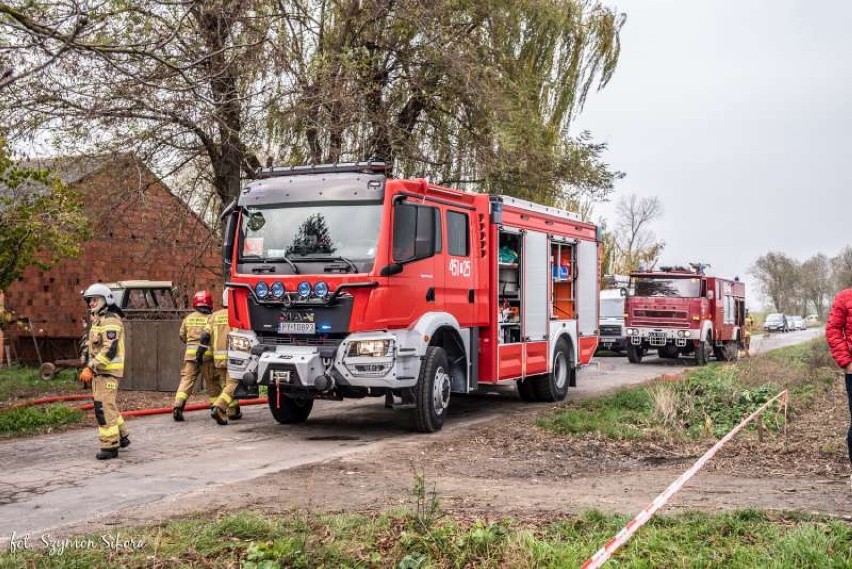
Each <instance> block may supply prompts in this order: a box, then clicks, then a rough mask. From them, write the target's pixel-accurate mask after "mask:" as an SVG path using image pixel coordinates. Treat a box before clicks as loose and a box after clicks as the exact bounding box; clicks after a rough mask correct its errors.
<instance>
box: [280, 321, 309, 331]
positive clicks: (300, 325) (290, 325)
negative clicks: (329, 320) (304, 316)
mask: <svg viewBox="0 0 852 569" xmlns="http://www.w3.org/2000/svg"><path fill="white" fill-rule="evenodd" d="M316 332H317V325H316V323H315V322H279V323H278V333H279V334H316Z"/></svg>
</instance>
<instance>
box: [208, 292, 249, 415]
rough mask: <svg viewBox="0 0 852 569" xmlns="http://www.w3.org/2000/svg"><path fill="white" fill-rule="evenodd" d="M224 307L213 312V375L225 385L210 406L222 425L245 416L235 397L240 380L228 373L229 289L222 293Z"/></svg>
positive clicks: (211, 413) (211, 411) (212, 413)
mask: <svg viewBox="0 0 852 569" xmlns="http://www.w3.org/2000/svg"><path fill="white" fill-rule="evenodd" d="M222 306H223V307H224V308H222V309H221V310H217V311H216V312H214V313H213V316H212V317H211V326H212V328H213V375H214V377H215V378H216V381H217V382H218V383H219V384H220V385H224V388H223V389H222V392H221V393H220V394H219V397H218V398H216V400H215V401H214V402H213V405H212V406H211V407H210V416H211V417H213V419H214V420H215V421H216V422H217V423H219V424H220V425H227V424H228V419H231V420H232V421H236V420H237V419H242V418H243V412H242V411H240V402H239V400H238V399H234V391H236V389H237V386H238V385H239V382H238V381H237V380H235V379H231V376H229V375H228V332H230V331H231V327H230V326H228V289H225V291H224V292H223V293H222Z"/></svg>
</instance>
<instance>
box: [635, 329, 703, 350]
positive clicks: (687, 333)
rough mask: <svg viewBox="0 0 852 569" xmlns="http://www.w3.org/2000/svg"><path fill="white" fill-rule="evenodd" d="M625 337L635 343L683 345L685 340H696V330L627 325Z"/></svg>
mask: <svg viewBox="0 0 852 569" xmlns="http://www.w3.org/2000/svg"><path fill="white" fill-rule="evenodd" d="M625 333H626V334H627V338H629V340H630V342H631V343H632V344H633V345H635V346H638V345H641V344H645V343H647V344H650V345H651V346H665V345H666V344H674V345H676V346H680V347H684V346H686V344H687V342H691V341H694V340H698V330H695V329H691V328H648V327H630V326H629V327H627V328H626V329H625Z"/></svg>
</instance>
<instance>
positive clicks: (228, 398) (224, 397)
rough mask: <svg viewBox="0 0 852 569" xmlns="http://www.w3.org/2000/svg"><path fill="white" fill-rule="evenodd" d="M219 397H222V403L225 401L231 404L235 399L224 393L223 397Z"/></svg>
mask: <svg viewBox="0 0 852 569" xmlns="http://www.w3.org/2000/svg"><path fill="white" fill-rule="evenodd" d="M219 397H220V398H221V399H222V401H224V402H225V403H230V402H231V401H233V400H234V398H233V397H231V396H230V395H228V394H227V393H222V394H221V395H219Z"/></svg>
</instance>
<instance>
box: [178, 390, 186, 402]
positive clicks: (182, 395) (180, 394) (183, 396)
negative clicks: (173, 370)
mask: <svg viewBox="0 0 852 569" xmlns="http://www.w3.org/2000/svg"><path fill="white" fill-rule="evenodd" d="M175 399H178V400H180V401H186V400H187V399H189V393H187V392H185V391H178V392H177V393H175Z"/></svg>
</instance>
